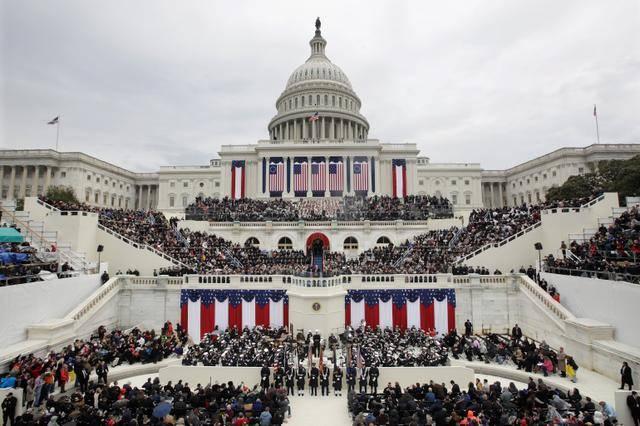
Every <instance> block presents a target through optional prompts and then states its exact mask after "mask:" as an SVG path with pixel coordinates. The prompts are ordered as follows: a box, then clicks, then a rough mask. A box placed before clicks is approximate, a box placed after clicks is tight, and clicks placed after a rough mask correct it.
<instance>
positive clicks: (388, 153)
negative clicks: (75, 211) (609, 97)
mask: <svg viewBox="0 0 640 426" xmlns="http://www.w3.org/2000/svg"><path fill="white" fill-rule="evenodd" d="M309 45H310V50H311V52H310V55H309V58H308V59H307V60H306V61H305V62H304V63H303V64H302V65H300V66H299V67H298V68H296V69H295V70H294V71H293V72H292V73H291V75H290V76H289V78H288V80H287V83H286V86H285V88H284V90H283V91H282V94H281V95H280V96H279V97H278V99H277V100H276V102H275V106H276V114H275V116H274V117H273V118H272V119H271V120H270V121H269V123H268V127H267V130H268V139H261V140H258V141H257V142H256V143H250V144H247V145H223V146H222V147H221V150H220V152H219V153H218V156H217V157H216V158H213V159H211V160H210V162H209V164H202V165H194V166H171V165H168V166H163V167H161V168H160V170H158V171H157V172H155V173H136V172H134V171H130V170H125V169H123V168H121V167H118V166H117V165H114V164H110V163H107V162H105V161H102V160H100V159H98V158H94V157H92V156H90V155H87V154H84V153H81V152H56V151H54V150H50V149H42V150H2V151H0V188H1V195H0V198H1V199H19V198H23V197H25V196H34V195H40V194H43V193H45V191H46V189H47V187H49V186H50V185H64V186H71V187H73V188H74V190H75V192H76V194H77V196H78V198H79V199H80V200H81V201H84V202H85V203H88V204H91V205H95V206H101V207H116V208H143V209H158V210H161V211H163V212H166V213H170V214H178V213H180V212H183V211H184V208H185V207H186V206H187V205H189V204H190V203H192V202H193V201H194V200H195V198H196V197H214V198H221V197H232V198H240V197H249V198H275V197H277V198H279V197H282V198H306V197H314V198H318V197H320V198H321V197H332V196H334V197H335V196H347V195H356V194H358V195H366V196H373V195H390V196H394V195H407V194H408V195H410V194H418V195H437V196H442V197H446V198H448V199H449V200H451V202H452V204H453V205H454V206H455V208H456V210H458V211H465V210H471V209H474V208H478V207H483V206H484V207H499V206H513V205H519V204H522V203H528V204H531V203H533V204H535V203H538V202H540V201H544V200H545V194H546V192H547V190H548V189H549V188H551V187H553V186H557V185H561V184H562V183H563V182H565V181H566V180H567V179H568V178H569V177H570V176H572V175H578V174H583V173H587V172H589V171H592V170H593V169H594V168H595V167H596V164H597V162H598V161H600V160H609V159H627V158H630V157H632V156H634V155H636V154H638V153H640V145H637V144H594V145H589V146H586V147H578V148H573V147H567V148H561V149H558V150H555V151H553V152H550V153H548V154H546V155H543V156H541V157H538V158H534V159H532V160H529V161H527V162H525V163H522V164H519V165H517V166H515V167H511V168H509V169H505V170H485V169H483V168H482V165H481V164H479V163H433V162H431V161H430V159H429V158H428V157H426V156H424V155H423V154H421V152H420V151H419V150H418V149H417V147H416V144H413V143H393V144H392V143H385V142H384V141H380V140H378V139H373V138H370V137H369V136H370V124H369V121H368V120H367V119H366V117H364V116H363V115H362V114H361V113H360V108H361V105H362V101H361V99H360V98H359V97H358V95H357V94H356V92H355V90H354V89H353V86H352V84H351V81H350V79H349V78H348V77H347V75H346V73H345V72H344V71H343V70H342V69H341V68H340V67H339V66H337V65H336V64H334V63H332V62H331V61H330V60H329V58H328V57H327V55H326V52H325V51H326V45H327V41H326V40H325V38H324V37H323V36H322V35H321V31H320V29H319V28H318V29H317V30H316V32H315V35H314V37H313V38H312V39H311V40H310V42H309ZM568 142H569V143H580V141H568ZM278 165H280V167H278ZM354 171H355V172H356V173H355V174H354ZM272 172H274V173H272ZM338 174H339V176H338ZM275 178H277V179H278V182H277V184H276V183H275V182H274V183H273V184H274V185H280V186H272V182H271V181H272V180H275ZM332 179H334V181H333V182H331V180H332ZM332 185H333V186H332ZM274 189H275V191H274Z"/></svg>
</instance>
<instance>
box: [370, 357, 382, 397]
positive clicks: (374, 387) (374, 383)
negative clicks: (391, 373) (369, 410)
mask: <svg viewBox="0 0 640 426" xmlns="http://www.w3.org/2000/svg"><path fill="white" fill-rule="evenodd" d="M379 376H380V371H379V370H378V366H377V365H376V364H373V366H372V367H371V368H370V369H369V386H370V387H371V393H372V394H374V395H376V394H377V393H378V377H379Z"/></svg>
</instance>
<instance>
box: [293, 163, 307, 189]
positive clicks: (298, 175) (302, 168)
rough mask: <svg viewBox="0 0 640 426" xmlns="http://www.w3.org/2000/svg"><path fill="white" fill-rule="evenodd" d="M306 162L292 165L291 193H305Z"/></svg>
mask: <svg viewBox="0 0 640 426" xmlns="http://www.w3.org/2000/svg"><path fill="white" fill-rule="evenodd" d="M307 169H308V167H307V162H306V161H303V162H302V163H298V162H295V163H293V191H294V192H307V177H308V175H307Z"/></svg>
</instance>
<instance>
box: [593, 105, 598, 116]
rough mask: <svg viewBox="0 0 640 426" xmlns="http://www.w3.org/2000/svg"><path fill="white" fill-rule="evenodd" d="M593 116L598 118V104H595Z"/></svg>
mask: <svg viewBox="0 0 640 426" xmlns="http://www.w3.org/2000/svg"><path fill="white" fill-rule="evenodd" d="M593 116H594V117H597V116H598V111H597V109H596V104H593Z"/></svg>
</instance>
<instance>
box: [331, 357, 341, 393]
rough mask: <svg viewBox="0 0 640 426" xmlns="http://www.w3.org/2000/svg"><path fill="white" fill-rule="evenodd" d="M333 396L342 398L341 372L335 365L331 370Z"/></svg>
mask: <svg viewBox="0 0 640 426" xmlns="http://www.w3.org/2000/svg"><path fill="white" fill-rule="evenodd" d="M333 395H334V396H342V370H340V367H338V366H337V365H336V367H335V368H334V369H333Z"/></svg>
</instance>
